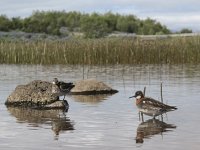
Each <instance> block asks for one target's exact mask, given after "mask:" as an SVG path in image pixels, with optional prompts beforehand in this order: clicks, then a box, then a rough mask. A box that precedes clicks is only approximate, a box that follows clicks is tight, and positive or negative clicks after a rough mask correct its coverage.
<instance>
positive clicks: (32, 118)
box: [7, 107, 74, 138]
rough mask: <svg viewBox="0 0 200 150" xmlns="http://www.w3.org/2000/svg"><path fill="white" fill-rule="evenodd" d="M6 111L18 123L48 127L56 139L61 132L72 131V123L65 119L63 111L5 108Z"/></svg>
mask: <svg viewBox="0 0 200 150" xmlns="http://www.w3.org/2000/svg"><path fill="white" fill-rule="evenodd" d="M7 109H8V111H9V112H10V114H11V115H12V116H14V117H16V118H17V122H18V123H28V124H29V125H31V126H32V127H39V126H40V125H42V124H45V125H49V126H50V127H51V129H52V131H53V132H54V134H55V137H56V138H58V135H59V133H61V132H64V131H68V130H74V125H73V122H72V121H70V119H69V118H68V117H66V114H65V113H66V112H63V110H36V109H30V108H21V107H7Z"/></svg>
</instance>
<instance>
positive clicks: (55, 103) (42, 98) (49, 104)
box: [5, 80, 68, 109]
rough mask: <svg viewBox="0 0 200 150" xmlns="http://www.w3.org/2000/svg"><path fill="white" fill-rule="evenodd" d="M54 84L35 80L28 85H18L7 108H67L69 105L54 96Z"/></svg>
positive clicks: (9, 99) (10, 96)
mask: <svg viewBox="0 0 200 150" xmlns="http://www.w3.org/2000/svg"><path fill="white" fill-rule="evenodd" d="M52 86H53V85H52V83H50V82H46V81H41V80H35V81H32V82H30V83H28V84H26V85H18V86H17V87H16V88H15V90H14V91H13V92H12V93H11V94H10V95H9V97H8V98H7V100H6V102H5V104H6V105H7V106H25V107H32V108H40V109H45V108H46V109H53V108H66V107H68V103H67V102H65V101H60V100H59V97H58V96H55V95H53V94H52Z"/></svg>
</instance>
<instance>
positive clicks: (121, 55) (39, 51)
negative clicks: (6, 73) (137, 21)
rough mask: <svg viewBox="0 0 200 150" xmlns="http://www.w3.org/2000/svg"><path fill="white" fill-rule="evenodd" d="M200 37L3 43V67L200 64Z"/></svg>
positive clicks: (0, 60)
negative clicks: (10, 64) (29, 65)
mask: <svg viewBox="0 0 200 150" xmlns="http://www.w3.org/2000/svg"><path fill="white" fill-rule="evenodd" d="M199 47H200V37H173V38H168V39H163V40H161V39H156V40H141V39H139V38H136V39H132V38H123V39H122V38H105V39H76V40H67V41H29V42H25V41H5V40H4V41H3V40H1V41H0V63H7V64H9V63H12V64H88V65H96V64H98V65H101V64H142V63H151V64H160V63H172V64H176V63H199V62H200V49H199Z"/></svg>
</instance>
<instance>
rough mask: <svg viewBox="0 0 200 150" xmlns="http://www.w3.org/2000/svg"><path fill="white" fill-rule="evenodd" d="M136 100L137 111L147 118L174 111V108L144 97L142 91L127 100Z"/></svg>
mask: <svg viewBox="0 0 200 150" xmlns="http://www.w3.org/2000/svg"><path fill="white" fill-rule="evenodd" d="M132 97H135V98H136V106H137V107H138V109H139V111H140V112H142V113H144V114H145V115H148V116H153V118H155V117H156V116H159V115H162V114H163V113H166V112H169V111H174V110H176V109H177V108H176V106H169V105H166V104H164V103H162V102H159V101H157V100H155V99H153V98H150V97H144V94H143V93H142V91H137V92H136V93H135V95H134V96H131V97H129V98H132Z"/></svg>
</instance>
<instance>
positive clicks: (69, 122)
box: [0, 65, 200, 150]
mask: <svg viewBox="0 0 200 150" xmlns="http://www.w3.org/2000/svg"><path fill="white" fill-rule="evenodd" d="M0 70H1V71H0V76H1V78H0V107H1V109H0V114H1V117H0V141H1V143H0V149H4V150H6V149H9V150H12V149H13V150H23V149H24V150H25V149H44V148H48V149H49V150H62V149H106V150H107V149H108V150H111V149H123V150H126V149H134V148H137V149H148V150H149V149H163V150H165V149H176V150H183V149H200V146H199V141H200V128H199V123H200V118H199V113H200V109H199V108H200V103H199V99H200V92H199V87H200V65H148V66H146V65H135V66H134V65H131V66H129V65H115V66H62V65H55V66H40V65H35V66H34V65H33V66H31V65H0ZM54 77H57V78H59V79H62V80H64V81H66V82H67V81H72V82H74V81H77V80H81V79H87V78H94V79H97V80H101V81H103V82H105V83H107V84H109V85H110V86H112V87H113V88H114V89H117V90H119V93H117V94H114V95H101V96H67V97H66V99H67V100H68V102H69V105H70V108H69V110H68V112H62V111H60V110H52V111H51V110H48V111H47V110H46V111H39V110H31V109H19V108H7V107H6V106H5V105H4V102H5V100H6V98H7V97H8V96H9V94H10V93H11V92H12V91H13V90H14V89H15V87H16V86H17V85H19V84H27V83H28V82H30V81H33V80H36V79H37V80H38V79H39V80H45V81H51V80H52V79H53V78H54ZM161 82H162V83H163V98H164V102H165V103H167V104H170V105H176V106H177V107H178V110H177V111H174V112H169V113H168V114H167V115H164V116H163V121H161V118H159V117H158V118H157V119H159V120H156V121H155V120H154V121H153V120H152V119H151V117H148V116H144V122H142V121H140V120H139V117H138V110H137V108H136V106H135V101H134V100H133V99H129V98H128V97H129V96H132V95H133V94H134V92H135V91H137V90H143V88H144V87H145V86H146V95H148V96H150V97H153V98H155V99H160V83H161Z"/></svg>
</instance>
